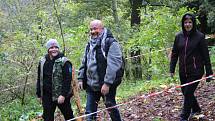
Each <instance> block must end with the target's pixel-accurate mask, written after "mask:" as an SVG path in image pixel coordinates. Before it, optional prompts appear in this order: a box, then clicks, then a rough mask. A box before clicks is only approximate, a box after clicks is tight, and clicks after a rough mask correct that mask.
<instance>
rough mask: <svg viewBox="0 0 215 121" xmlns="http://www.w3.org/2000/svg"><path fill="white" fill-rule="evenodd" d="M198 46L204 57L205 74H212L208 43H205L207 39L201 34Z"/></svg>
mask: <svg viewBox="0 0 215 121" xmlns="http://www.w3.org/2000/svg"><path fill="white" fill-rule="evenodd" d="M200 47H201V52H202V56H203V59H204V65H205V70H206V76H209V75H212V74H213V71H212V67H211V61H210V56H209V51H208V44H207V41H206V40H205V36H203V37H202V39H201V43H200Z"/></svg>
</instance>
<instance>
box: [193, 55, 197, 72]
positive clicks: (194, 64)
mask: <svg viewBox="0 0 215 121" xmlns="http://www.w3.org/2000/svg"><path fill="white" fill-rule="evenodd" d="M193 66H194V68H195V69H196V58H195V57H194V56H193Z"/></svg>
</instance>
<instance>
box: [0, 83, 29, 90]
mask: <svg viewBox="0 0 215 121" xmlns="http://www.w3.org/2000/svg"><path fill="white" fill-rule="evenodd" d="M32 83H33V82H29V83H26V84H21V85H17V86H14V87H10V88H7V89H3V90H1V91H0V92H6V91H9V90H12V89H16V88H19V87H22V86H25V85H29V84H32Z"/></svg>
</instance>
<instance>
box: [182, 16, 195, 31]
mask: <svg viewBox="0 0 215 121" xmlns="http://www.w3.org/2000/svg"><path fill="white" fill-rule="evenodd" d="M184 28H185V30H186V31H187V32H189V31H191V30H192V28H193V21H192V20H191V19H190V18H188V19H186V20H185V21H184Z"/></svg>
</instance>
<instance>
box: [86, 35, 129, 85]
mask: <svg viewBox="0 0 215 121" xmlns="http://www.w3.org/2000/svg"><path fill="white" fill-rule="evenodd" d="M113 42H117V41H116V39H114V38H106V40H105V44H104V45H105V46H104V47H103V48H102V47H101V46H100V47H101V50H102V51H103V56H104V58H105V59H106V58H107V55H108V51H109V49H110V46H111V44H112V43H113ZM89 50H90V43H88V44H87V47H86V55H87V53H88V52H89ZM85 60H87V57H85ZM86 64H87V61H85V65H86ZM85 67H86V66H85ZM86 69H87V68H85V73H86ZM124 71H125V59H124V57H123V56H122V66H121V68H120V69H119V70H118V71H117V73H116V78H117V80H118V81H119V82H118V83H119V84H120V83H121V80H122V78H123V75H124ZM84 75H85V78H86V74H84ZM85 82H86V81H85ZM85 84H86V83H85ZM85 84H84V85H85ZM119 84H117V85H119ZM85 87H86V85H85V86H84V88H85Z"/></svg>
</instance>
